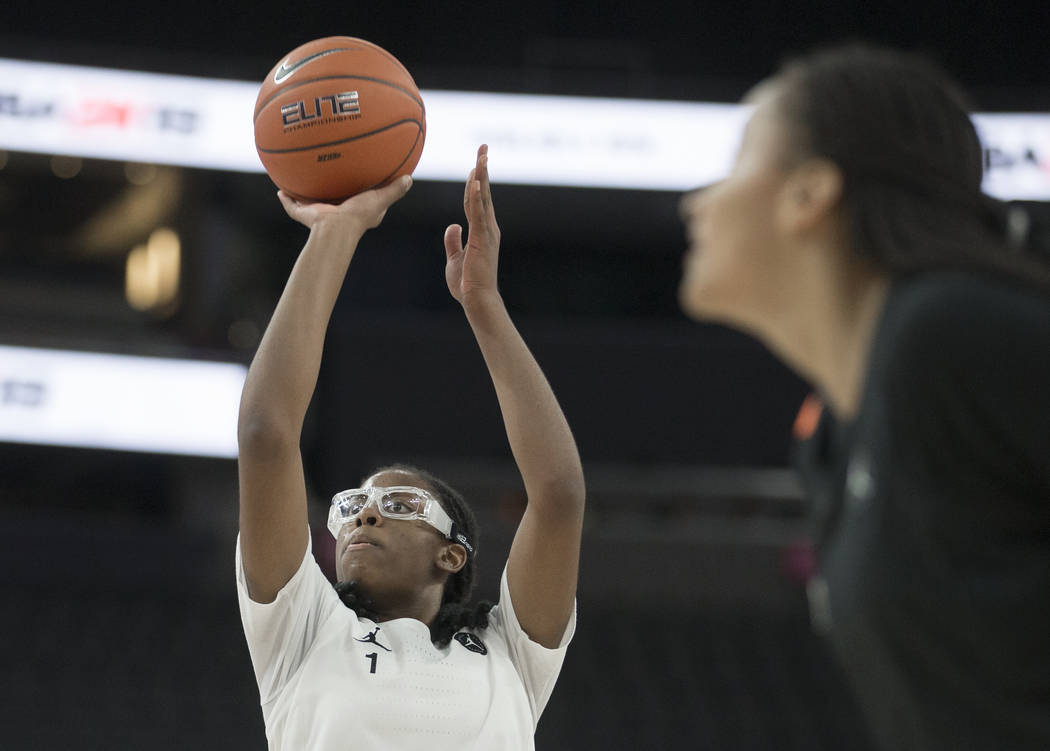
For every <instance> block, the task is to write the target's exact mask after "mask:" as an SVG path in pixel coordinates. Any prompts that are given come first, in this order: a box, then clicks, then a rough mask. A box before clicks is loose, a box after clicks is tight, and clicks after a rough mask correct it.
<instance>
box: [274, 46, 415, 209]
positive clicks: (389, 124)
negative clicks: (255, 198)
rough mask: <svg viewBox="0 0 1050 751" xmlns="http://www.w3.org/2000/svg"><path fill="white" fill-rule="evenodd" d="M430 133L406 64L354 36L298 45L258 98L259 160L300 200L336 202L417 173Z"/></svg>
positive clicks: (284, 60)
mask: <svg viewBox="0 0 1050 751" xmlns="http://www.w3.org/2000/svg"><path fill="white" fill-rule="evenodd" d="M426 131H427V126H426V110H425V109H424V107H423V100H422V98H421V97H420V96H419V89H418V88H416V82H415V81H413V80H412V76H411V75H409V73H408V71H407V70H405V66H403V65H402V64H401V63H400V62H398V60H397V58H395V57H394V56H393V55H391V54H390V53H389V52H387V51H386V50H384V49H383V48H381V47H378V46H376V45H374V44H372V43H371V42H366V41H365V40H363V39H355V38H354V37H339V36H337V37H325V38H324V39H315V40H314V41H312V42H307V43H306V44H304V45H302V46H300V47H296V48H295V49H294V50H292V51H291V52H289V53H288V54H287V55H285V56H284V57H283V58H282V59H281V61H280V62H278V63H277V65H275V66H274V67H273V70H271V71H270V73H269V75H267V76H266V80H265V81H263V84H262V87H261V88H260V89H259V96H258V98H257V99H256V100H255V148H256V149H257V150H258V152H259V158H260V159H261V160H262V163H263V166H264V167H265V168H266V172H267V173H268V174H269V175H270V179H272V180H273V181H274V183H276V184H277V187H278V188H281V189H282V190H283V191H284V192H285V193H287V194H289V195H290V196H292V197H294V198H297V199H299V200H300V201H326V202H328V203H338V202H340V201H342V200H343V199H345V198H348V197H350V196H352V195H354V194H355V193H360V192H361V191H364V190H369V189H370V188H377V187H379V186H381V185H385V184H386V183H388V182H390V181H391V180H393V179H394V178H396V177H400V176H401V175H410V174H412V170H414V169H415V168H416V164H417V163H418V162H419V157H420V155H421V154H422V153H423V141H424V139H425V137H426Z"/></svg>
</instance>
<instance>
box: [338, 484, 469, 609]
mask: <svg viewBox="0 0 1050 751" xmlns="http://www.w3.org/2000/svg"><path fill="white" fill-rule="evenodd" d="M392 485H415V486H417V487H421V488H427V485H426V484H425V483H424V482H423V480H422V479H421V478H419V477H417V476H416V475H413V474H411V473H409V472H401V471H387V472H380V473H378V474H375V475H373V476H372V477H370V478H368V480H367V481H366V483H365V486H366V487H372V486H381V487H389V486H392ZM427 489H429V488H427ZM448 544H449V541H448V540H446V539H444V537H442V535H441V533H440V532H438V531H437V530H436V529H434V527H432V526H430V525H429V524H427V523H426V522H424V521H422V520H418V519H412V520H404V519H387V518H386V517H384V516H383V515H381V514H380V513H379V510H378V509H376V507H375V505H374V504H373V505H369V506H368V507H366V508H365V509H364V510H363V511H362V512H361V514H360V515H359V516H358V517H357V518H356V519H355V520H354V521H352V522H348V523H347V524H344V525H343V527H342V528H341V529H340V530H339V536H338V538H337V539H336V545H335V570H336V575H337V578H338V580H339V581H341V582H342V581H356V582H357V583H358V584H359V585H360V586H361V588H362V589H363V590H364V591H365V592H366V593H367V594H368V595H369V596H370V597H372V598H373V599H374V600H376V601H377V602H380V603H382V602H383V601H384V600H387V599H390V598H397V599H400V598H403V597H405V596H410V595H411V594H412V593H413V592H416V591H418V590H419V589H420V588H421V587H422V586H424V585H425V584H428V583H431V582H433V581H440V580H441V579H442V578H443V576H444V574H443V572H442V571H441V570H440V569H439V568H438V567H437V565H436V562H437V560H438V557H439V555H440V553H441V550H442V549H443V548H444V547H445V546H446V545H448Z"/></svg>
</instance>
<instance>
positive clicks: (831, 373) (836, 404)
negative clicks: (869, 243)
mask: <svg viewBox="0 0 1050 751" xmlns="http://www.w3.org/2000/svg"><path fill="white" fill-rule="evenodd" d="M839 258H841V256H840V257H839ZM806 271H807V273H804V274H802V275H800V276H799V278H798V279H797V280H796V282H797V288H796V293H795V294H794V296H793V298H794V300H795V304H794V305H792V307H791V309H790V310H786V311H783V315H780V316H778V320H777V321H776V322H775V323H774V324H772V325H770V326H769V327H767V328H766V330H765V332H764V333H765V336H764V337H763V339H764V340H765V341H766V344H767V345H768V346H769V347H770V348H771V349H772V350H774V351H775V352H776V353H777V354H778V355H779V356H780V357H782V358H783V359H784V361H785V362H786V363H787V364H788V365H790V366H791V367H792V368H794V369H795V370H796V371H797V372H798V373H799V374H800V375H801V376H803V377H804V378H806V379H807V380H809V381H810V382H811V383H813V384H814V385H815V386H816V387H817V388H818V389H819V390H820V391H821V394H822V395H823V397H824V399H825V400H826V401H827V402H828V405H829V407H830V408H831V411H832V413H833V414H834V415H835V416H836V417H837V418H839V419H851V418H853V417H854V416H856V413H857V410H858V409H859V407H860V402H861V398H862V396H863V393H862V392H863V389H864V383H865V374H866V373H867V369H868V359H869V355H870V350H871V344H872V339H873V337H874V335H875V331H876V328H877V326H878V322H879V320H880V317H881V313H882V309H883V306H884V304H885V302H886V295H887V293H888V292H889V277H888V275H886V274H885V273H883V272H880V271H877V270H875V269H873V268H872V267H871V266H868V265H866V264H863V263H858V262H855V261H852V260H849V259H846V260H844V261H842V262H832V263H825V264H821V265H818V266H817V267H815V268H813V267H811V268H810V269H808V270H806Z"/></svg>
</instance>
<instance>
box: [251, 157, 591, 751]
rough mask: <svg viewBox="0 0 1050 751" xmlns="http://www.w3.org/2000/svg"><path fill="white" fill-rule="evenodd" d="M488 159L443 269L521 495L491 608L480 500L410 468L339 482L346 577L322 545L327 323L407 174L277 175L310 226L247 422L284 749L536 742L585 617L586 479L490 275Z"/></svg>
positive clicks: (293, 211) (278, 740) (265, 646)
mask: <svg viewBox="0 0 1050 751" xmlns="http://www.w3.org/2000/svg"><path fill="white" fill-rule="evenodd" d="M487 160H488V156H487V150H486V147H482V148H481V149H480V150H479V152H478V158H477V165H476V167H475V169H474V170H473V171H472V172H471V174H470V177H469V179H468V180H467V185H466V194H465V196H464V207H465V210H466V215H467V221H468V222H469V232H468V236H467V242H466V245H465V246H464V245H463V244H462V240H461V234H462V230H461V228H460V227H459V226H458V225H453V226H451V227H449V228H448V230H447V231H446V232H445V251H446V254H447V265H446V272H445V275H446V280H447V282H448V286H449V290H450V292H451V293H452V295H453V297H455V299H456V300H458V301H459V302H460V304H461V305H462V307H463V311H464V313H465V314H466V318H467V321H468V323H469V324H470V326H471V328H472V330H473V332H474V335H475V337H476V338H477V341H478V345H479V346H480V348H481V351H482V354H483V356H484V359H485V362H486V364H487V366H488V369H489V373H490V374H491V376H492V381H493V384H494V385H495V388H496V394H497V398H498V400H499V404H500V408H501V410H502V413H503V418H504V422H505V424H506V430H507V437H508V439H509V441H510V445H511V450H512V452H513V454H514V458H515V461H516V462H517V465H518V468H519V470H520V471H521V475H522V479H523V480H524V484H525V489H526V491H527V494H528V507H527V510H526V511H525V514H524V516H523V518H522V520H521V524H520V525H519V527H518V530H517V533H516V534H515V537H514V542H513V544H512V546H511V550H510V556H509V558H508V560H507V564H506V568H505V569H504V573H503V577H502V581H501V584H500V597H499V602H498V604H497V605H495V606H492V607H491V610H490V609H489V606H480V607H478V608H468V607H467V601H468V599H469V597H470V593H471V588H472V585H473V577H474V569H475V566H474V552H475V550H476V548H477V544H478V540H477V533H476V530H475V528H474V522H473V517H472V515H471V513H470V510H469V508H468V507H467V506H466V504H465V503H464V501H463V500H462V499H461V498H460V497H459V496H458V495H457V494H456V493H455V491H453V490H452V489H451V488H449V487H448V486H447V485H446V484H445V483H444V482H442V481H440V480H438V479H437V478H435V477H433V476H432V475H430V474H428V473H426V472H423V471H421V470H417V469H415V468H412V467H406V466H395V467H389V468H383V469H380V470H378V471H376V472H375V473H374V474H372V475H371V476H370V477H368V478H367V479H366V480H365V482H364V483H363V485H362V486H361V487H360V488H352V489H349V490H345V491H342V492H340V493H337V494H336V496H335V498H334V499H333V503H332V507H331V512H330V515H329V528H330V529H331V531H332V534H334V535H335V536H336V539H337V544H336V571H337V573H338V578H339V585H338V588H337V589H338V591H337V589H333V588H332V586H331V585H330V584H329V583H328V581H327V579H325V577H324V575H323V574H322V573H321V571H320V569H319V568H318V566H317V564H316V563H315V562H314V559H313V557H312V555H311V552H310V542H309V540H310V537H309V533H308V529H307V503H306V489H305V482H304V478H303V467H302V460H301V458H300V453H299V438H300V431H301V428H302V424H303V418H304V415H305V413H306V409H307V405H308V404H309V402H310V398H311V394H312V393H313V390H314V386H315V383H316V380H317V374H318V368H319V365H320V361H321V351H322V345H323V342H324V337H325V330H326V328H327V325H328V319H329V316H330V314H331V311H332V307H333V305H334V304H335V300H336V296H337V295H338V292H339V289H340V287H341V285H342V282H343V278H344V276H345V274H346V271H347V267H348V264H349V263H350V260H351V258H352V257H353V255H354V250H355V248H356V246H357V243H358V240H359V239H360V238H361V236H362V235H363V234H364V232H365V231H366V230H368V229H370V228H373V227H376V226H378V225H379V223H380V221H381V220H382V219H383V216H384V214H385V213H386V210H387V209H388V208H389V207H390V206H391V205H392V204H393V203H394V202H395V201H397V200H398V199H399V198H401V196H403V195H404V194H405V192H406V191H407V190H408V188H409V185H410V180H409V179H408V178H404V179H403V180H402V181H400V182H398V183H396V184H393V185H390V186H387V187H385V188H381V189H379V190H374V191H369V192H366V193H363V194H360V195H358V196H356V197H354V198H351V199H349V200H347V201H346V202H344V203H343V204H342V205H340V206H330V205H326V204H310V205H302V204H298V203H296V202H294V201H292V200H291V199H289V198H288V197H287V196H284V195H283V194H281V202H282V203H283V205H284V208H285V210H286V211H287V212H288V214H289V216H291V217H292V218H293V219H295V220H297V221H299V222H301V223H303V224H304V225H306V226H307V227H309V228H310V236H309V239H308V240H307V242H306V245H305V247H304V248H303V250H302V252H301V254H300V256H299V258H298V260H297V262H296V264H295V267H294V269H293V270H292V273H291V276H290V277H289V279H288V283H287V286H286V287H285V290H284V293H283V295H282V296H281V299H280V302H279V303H278V305H277V309H276V311H275V313H274V316H273V319H272V320H271V322H270V325H269V327H268V328H267V330H266V334H265V335H264V337H263V340H262V342H261V344H260V345H259V350H258V352H257V353H256V355H255V359H254V361H253V362H252V366H251V369H250V370H249V373H248V378H247V380H246V382H245V385H244V392H243V396H242V399H241V411H240V422H239V426H238V433H239V441H240V455H239V469H240V537H239V544H238V548H237V562H238V564H237V566H238V567H237V583H238V594H239V600H240V607H241V617H242V620H243V623H244V630H245V635H246V637H247V641H248V646H249V651H250V653H251V658H252V664H253V666H254V668H255V674H256V678H257V680H258V684H259V692H260V696H261V702H262V708H263V718H264V720H265V723H266V735H267V738H268V739H269V743H270V748H271V749H296V750H297V751H298V750H299V749H311V750H312V751H324V750H325V749H345V748H362V749H364V748H376V749H380V748H389V749H395V748H396V749H425V750H426V751H435V750H436V749H464V748H501V749H527V748H532V747H533V740H532V739H533V733H534V731H535V728H536V723H537V721H538V719H539V716H540V713H541V712H542V711H543V708H544V705H545V704H546V702H547V699H548V697H549V696H550V693H551V690H552V689H553V687H554V682H555V680H556V679H557V677H558V673H559V671H560V669H561V664H562V660H563V658H564V655H565V650H566V648H567V645H568V642H569V639H570V637H571V635H572V632H573V628H574V624H575V593H576V577H577V567H578V560H579V550H580V535H581V529H582V520H583V507H584V482H583V474H582V471H581V467H580V460H579V456H578V454H577V451H576V446H575V443H574V441H573V438H572V434H571V433H570V431H569V426H568V424H567V423H566V421H565V417H564V415H563V414H562V412H561V409H560V408H559V407H558V403H557V401H556V400H555V397H554V394H553V392H552V391H551V389H550V386H549V385H548V384H547V381H546V379H545V378H544V376H543V373H542V372H541V370H540V368H539V366H538V365H537V364H536V361H535V360H534V359H533V357H532V355H531V354H530V353H529V351H528V349H527V348H526V346H525V343H524V342H523V341H522V339H521V337H520V335H519V334H518V332H517V331H516V329H515V328H514V325H513V323H512V322H511V319H510V317H509V315H508V314H507V310H506V308H505V307H504V305H503V302H502V300H501V298H500V295H499V292H498V290H497V287H496V266H497V257H498V251H499V240H500V236H499V228H498V227H497V224H496V217H495V214H494V213H493V208H492V198H491V194H490V190H489V178H488V170H487ZM332 344H333V345H335V346H337V345H338V343H335V342H333V343H332ZM363 356H365V357H366V358H367V353H365V354H364V355H363ZM406 357H407V355H406ZM408 359H409V361H410V360H411V358H410V357H409V358H408ZM369 367H382V364H377V363H370V365H369ZM391 367H399V366H398V365H397V364H396V363H395V364H391ZM413 367H415V364H413ZM420 377H426V375H425V372H421V376H420ZM348 386H349V387H350V388H352V384H348ZM411 417H412V416H411V415H404V419H405V420H407V421H409V422H410V421H411ZM357 429H359V430H367V429H368V426H366V425H362V426H357Z"/></svg>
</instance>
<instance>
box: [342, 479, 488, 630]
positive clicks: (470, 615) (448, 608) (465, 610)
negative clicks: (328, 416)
mask: <svg viewBox="0 0 1050 751" xmlns="http://www.w3.org/2000/svg"><path fill="white" fill-rule="evenodd" d="M388 471H397V472H405V473H409V474H413V475H416V476H417V477H419V478H420V479H421V480H423V482H424V483H426V485H428V486H429V488H430V489H431V490H433V491H434V492H435V493H436V494H437V496H438V501H439V502H440V503H441V507H442V508H443V509H444V510H445V513H447V514H448V515H449V516H450V517H451V518H452V521H453V522H454V523H455V525H456V529H457V530H458V531H459V532H460V533H462V534H464V535H465V536H466V537H467V539H468V540H469V541H470V544H471V545H473V546H474V552H473V553H472V554H469V553H468V556H467V562H466V564H464V566H463V568H461V569H460V570H459V571H457V572H456V573H454V574H452V575H451V576H450V577H449V578H448V580H447V581H446V582H445V592H444V594H443V596H442V598H441V607H440V609H439V610H438V613H437V615H436V616H435V618H434V622H433V623H431V624H430V639H431V641H433V642H434V644H436V645H437V646H439V647H443V646H445V645H446V644H448V643H449V641H451V640H452V636H453V635H454V634H455V633H456V632H457V631H459V630H460V629H463V628H467V629H483V628H487V627H488V625H489V611H490V610H491V609H492V606H493V604H492V603H491V602H485V601H483V602H478V603H476V604H473V605H472V604H470V597H471V595H472V594H473V592H474V584H475V581H474V580H475V574H476V572H477V568H478V567H477V557H478V522H477V519H476V518H475V517H474V512H473V511H472V510H471V508H470V506H469V505H468V504H467V502H466V500H464V498H463V496H461V495H460V494H459V493H458V492H457V491H456V490H455V489H454V488H452V486H451V485H449V484H448V483H447V482H445V481H444V480H441V479H440V478H438V477H435V476H434V475H432V474H431V473H430V472H427V471H426V470H423V469H419V468H418V467H413V466H411V465H408V464H391V465H387V466H384V467H380V468H379V469H377V470H375V471H374V472H373V473H372V475H376V474H379V473H380V472H388ZM335 590H336V592H337V593H339V599H341V600H342V601H343V604H344V605H346V606H347V607H348V608H350V609H351V610H353V611H354V612H355V613H357V615H358V617H361V618H370V619H372V620H375V617H376V615H377V614H376V612H375V609H374V608H375V603H374V602H373V601H372V600H371V599H370V598H369V597H367V596H366V595H365V594H364V593H363V592H360V591H359V590H358V589H357V587H356V586H355V584H354V583H351V582H340V583H339V584H337V585H336V588H335Z"/></svg>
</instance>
